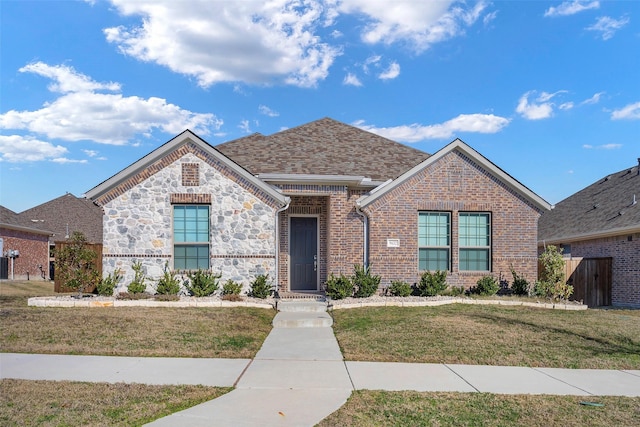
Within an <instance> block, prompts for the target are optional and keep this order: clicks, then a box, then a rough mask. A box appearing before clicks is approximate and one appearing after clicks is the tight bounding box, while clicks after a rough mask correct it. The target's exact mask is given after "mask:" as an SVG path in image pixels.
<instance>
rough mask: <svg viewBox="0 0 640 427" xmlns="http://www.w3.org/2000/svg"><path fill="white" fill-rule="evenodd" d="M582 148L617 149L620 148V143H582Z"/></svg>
mask: <svg viewBox="0 0 640 427" xmlns="http://www.w3.org/2000/svg"><path fill="white" fill-rule="evenodd" d="M582 148H585V149H587V150H593V149H595V150H617V149H618V148H622V144H602V145H591V144H584V145H583V146H582Z"/></svg>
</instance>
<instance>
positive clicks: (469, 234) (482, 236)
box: [458, 213, 491, 247]
mask: <svg viewBox="0 0 640 427" xmlns="http://www.w3.org/2000/svg"><path fill="white" fill-rule="evenodd" d="M459 229H460V233H459V234H460V235H459V240H458V241H459V244H460V247H465V246H467V247H469V246H471V247H474V246H475V247H477V246H489V245H490V236H491V228H490V222H489V214H488V213H461V214H460V217H459Z"/></svg>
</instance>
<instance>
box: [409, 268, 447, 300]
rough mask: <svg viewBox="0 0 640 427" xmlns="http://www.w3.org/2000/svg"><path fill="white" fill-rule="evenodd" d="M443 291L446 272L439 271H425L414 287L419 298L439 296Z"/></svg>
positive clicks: (445, 286) (445, 282)
mask: <svg viewBox="0 0 640 427" xmlns="http://www.w3.org/2000/svg"><path fill="white" fill-rule="evenodd" d="M445 289H447V272H446V271H440V270H438V271H435V272H433V273H431V272H430V271H425V272H424V273H422V276H420V282H419V283H418V285H417V286H416V292H417V294H418V295H420V296H421V297H432V296H435V295H441V294H442V292H444V290H445Z"/></svg>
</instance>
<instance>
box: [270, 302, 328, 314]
mask: <svg viewBox="0 0 640 427" xmlns="http://www.w3.org/2000/svg"><path fill="white" fill-rule="evenodd" d="M278 311H284V312H288V313H293V312H296V313H299V312H304V313H322V312H325V311H327V303H326V302H320V301H310V300H297V301H295V300H294V301H282V300H281V301H278Z"/></svg>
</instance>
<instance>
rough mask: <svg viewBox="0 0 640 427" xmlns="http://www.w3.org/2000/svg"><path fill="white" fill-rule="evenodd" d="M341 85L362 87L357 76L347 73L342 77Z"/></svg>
mask: <svg viewBox="0 0 640 427" xmlns="http://www.w3.org/2000/svg"><path fill="white" fill-rule="evenodd" d="M342 84H343V85H346V86H357V87H360V86H362V82H361V81H360V79H358V76H356V75H355V74H352V73H347V75H346V76H344V80H342Z"/></svg>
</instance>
